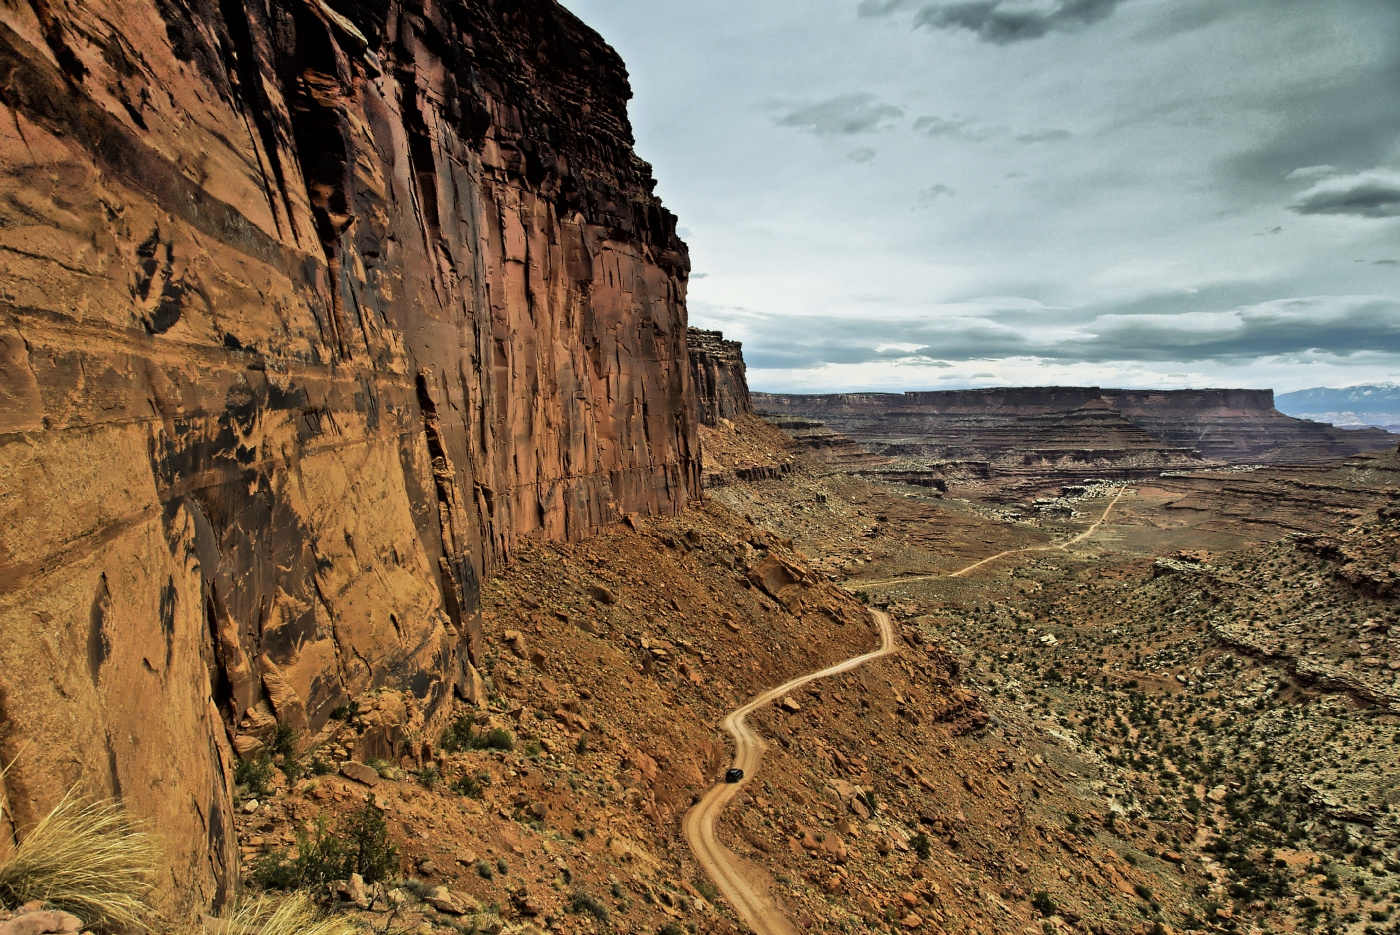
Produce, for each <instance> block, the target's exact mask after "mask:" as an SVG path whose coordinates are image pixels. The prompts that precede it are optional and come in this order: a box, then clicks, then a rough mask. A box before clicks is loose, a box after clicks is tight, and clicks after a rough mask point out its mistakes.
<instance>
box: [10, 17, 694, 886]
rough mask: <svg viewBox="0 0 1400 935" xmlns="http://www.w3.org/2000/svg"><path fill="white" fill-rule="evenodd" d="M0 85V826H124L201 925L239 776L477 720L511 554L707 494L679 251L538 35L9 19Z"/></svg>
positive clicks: (433, 20) (621, 81)
mask: <svg viewBox="0 0 1400 935" xmlns="http://www.w3.org/2000/svg"><path fill="white" fill-rule="evenodd" d="M0 61H2V62H3V67H4V70H5V73H6V76H7V79H6V81H5V82H4V83H3V87H0V98H3V100H4V102H5V104H6V108H7V115H6V119H5V120H4V121H0V163H3V172H0V312H3V319H0V629H2V630H3V633H4V634H5V638H4V639H3V640H0V765H4V766H11V764H12V761H14V760H15V759H16V758H17V757H18V762H14V763H13V765H12V766H11V769H10V771H9V772H8V773H7V774H6V777H5V784H6V785H5V792H6V793H7V795H8V803H9V808H10V809H11V810H12V811H13V813H14V818H15V821H16V823H17V824H18V825H19V826H20V827H23V826H25V825H27V824H29V823H31V822H33V821H34V820H35V819H36V818H37V817H38V816H39V815H40V814H41V813H42V811H43V810H44V809H46V808H47V807H48V806H50V805H52V804H53V803H54V802H55V801H56V799H57V798H58V797H59V796H60V795H61V794H62V792H63V791H64V790H65V789H66V788H67V787H68V786H69V785H70V784H72V783H74V782H80V783H82V784H83V785H84V787H85V788H87V789H89V790H90V791H93V792H110V793H118V794H121V795H123V796H124V798H125V800H126V802H127V804H128V806H129V807H130V808H131V809H132V810H133V811H134V812H135V813H136V814H137V815H139V816H141V817H145V818H148V819H150V820H151V821H152V822H153V824H154V826H155V828H156V830H158V831H159V832H160V833H161V834H162V836H163V837H164V839H165V841H166V844H167V860H168V867H167V870H166V873H167V874H168V876H167V879H166V881H165V882H166V883H167V884H168V885H166V886H165V887H163V890H164V891H165V892H166V893H168V894H170V898H171V899H172V900H173V901H174V902H176V903H178V904H179V905H174V906H172V907H171V908H172V909H190V908H194V907H201V906H206V905H209V904H211V903H213V904H218V903H220V902H223V901H225V900H227V899H228V898H229V897H230V896H231V894H232V892H233V889H234V888H235V886H236V882H237V854H236V853H235V842H234V841H233V839H232V831H231V829H232V825H231V823H230V820H229V814H228V809H229V801H230V798H229V788H228V787H229V783H230V778H229V776H230V768H231V763H232V758H233V756H235V749H237V750H245V751H246V750H247V749H250V748H251V747H252V746H253V745H254V744H255V743H256V740H257V737H258V736H259V735H260V734H265V733H266V732H267V730H268V729H269V725H270V724H275V723H276V722H277V721H280V722H282V723H286V724H291V725H293V726H295V727H298V728H300V729H303V730H307V729H310V730H315V729H317V728H318V727H320V726H321V725H322V724H323V723H324V722H325V720H326V718H327V716H328V713H329V711H330V710H331V708H332V707H334V706H335V705H337V704H339V703H342V702H343V700H344V699H345V698H347V697H348V696H352V695H354V694H356V693H358V692H361V691H363V690H365V689H368V688H371V687H374V686H379V685H395V686H402V687H407V688H410V689H412V691H413V692H414V693H415V694H416V695H418V697H419V698H420V699H421V700H422V703H423V705H424V706H425V707H426V708H428V709H429V710H430V711H431V710H434V709H436V708H437V707H438V706H440V704H441V702H442V701H443V700H444V698H445V697H447V696H448V695H449V694H450V692H451V691H452V690H453V687H454V686H456V687H457V688H458V690H459V691H461V692H463V693H470V692H471V691H472V689H473V686H475V685H477V684H479V683H478V682H477V681H475V680H474V679H473V678H472V675H473V673H472V671H471V667H472V665H473V663H474V661H475V659H476V652H477V648H476V644H477V642H478V640H479V637H480V625H479V616H478V613H477V609H476V608H477V592H478V586H477V582H478V581H479V579H480V576H481V575H482V574H483V573H486V572H489V570H490V569H491V568H492V567H493V566H495V565H497V564H498V563H500V562H502V561H504V560H506V559H507V558H508V556H509V554H510V552H511V549H512V546H513V544H514V543H516V542H518V541H519V540H520V539H521V537H525V536H544V537H551V538H556V539H578V538H582V537H585V536H588V535H589V534H590V533H591V532H592V531H594V530H596V529H598V528H600V527H602V526H604V525H606V524H608V523H611V522H613V521H614V520H615V519H616V518H617V517H618V516H620V515H622V514H624V513H627V512H634V511H635V512H641V513H644V514H669V513H673V512H675V511H677V510H678V509H680V508H681V507H682V506H683V505H684V504H685V503H686V502H687V501H688V500H689V499H690V498H692V497H695V496H698V494H699V454H698V446H697V441H696V428H695V424H694V417H693V415H692V414H691V409H690V405H689V399H690V394H691V388H690V378H689V363H688V361H687V358H686V316H685V304H684V303H685V288H686V280H687V274H688V268H689V262H688V258H687V255H686V250H685V247H684V245H683V244H682V243H681V242H680V241H679V240H678V239H677V237H676V234H675V220H674V218H673V217H672V216H671V215H670V214H669V213H668V212H667V211H666V210H665V209H664V208H663V207H662V206H661V205H660V203H659V202H658V201H657V199H656V198H655V197H654V195H653V194H652V192H653V188H654V185H655V183H654V181H653V179H652V176H651V171H650V167H649V166H648V165H647V164H646V163H644V162H642V161H641V160H640V159H638V158H637V157H636V155H635V154H634V153H633V150H632V137H631V130H630V127H629V124H628V122H627V116H626V101H627V98H628V97H629V94H630V92H629V89H628V85H627V77H626V71H625V69H624V67H623V65H622V62H621V61H620V60H619V59H618V57H617V55H616V54H615V53H614V52H613V51H612V50H611V49H610V48H608V47H607V46H606V45H605V44H604V43H603V42H602V41H601V39H599V38H598V36H597V35H595V34H594V33H593V32H591V31H590V30H588V29H587V28H586V27H584V26H583V25H582V24H581V23H579V22H578V21H577V20H576V19H575V18H574V17H573V16H571V15H570V14H569V13H567V12H566V11H564V10H563V9H562V8H561V7H559V6H558V4H557V3H555V2H553V0H511V2H506V0H217V2H216V0H85V2H83V3H81V4H79V3H49V2H39V0H28V2H26V0H20V2H17V3H10V4H6V5H4V6H3V7H0ZM273 718H275V719H276V720H275V721H274V720H273ZM31 741H34V742H32V743H31ZM21 751H23V755H22V756H21V755H20V754H21ZM3 827H4V825H3V823H0V828H3Z"/></svg>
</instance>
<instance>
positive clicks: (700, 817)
mask: <svg viewBox="0 0 1400 935" xmlns="http://www.w3.org/2000/svg"><path fill="white" fill-rule="evenodd" d="M870 613H871V614H872V615H873V616H874V618H875V622H876V623H877V624H878V625H879V627H880V648H879V649H876V650H872V651H870V652H868V653H865V654H864V655H860V656H856V657H855V658H853V659H847V660H846V661H845V662H841V663H837V664H836V665H834V666H829V667H828V668H825V669H822V670H821V671H819V672H813V673H811V674H810V675H802V676H798V677H797V678H795V679H793V680H791V681H789V682H784V683H783V684H781V685H779V686H778V687H777V688H770V689H769V690H768V691H766V692H764V693H763V694H761V695H759V696H757V697H756V698H753V699H752V700H750V701H749V702H748V703H747V704H745V705H744V706H743V707H741V708H737V709H735V710H734V711H731V712H729V714H728V715H727V716H726V717H725V719H724V724H723V726H724V729H725V730H726V731H728V732H729V735H730V736H731V737H733V738H734V765H735V766H736V767H738V768H739V769H742V770H743V771H744V778H743V780H742V781H740V782H736V783H724V782H722V783H719V784H717V785H715V786H712V787H711V788H710V791H709V792H707V793H705V797H704V798H702V799H701V800H700V802H699V803H698V804H697V805H696V806H695V807H694V808H692V809H691V810H690V811H688V812H686V815H685V821H684V824H683V825H682V827H683V829H684V831H685V837H686V840H687V841H688V842H690V849H691V851H692V852H693V853H694V854H695V859H696V860H698V861H699V862H700V866H701V867H702V868H704V870H705V873H707V874H709V877H710V879H711V880H713V881H714V884H715V886H716V887H718V888H719V891H720V892H721V893H722V894H724V898H725V899H726V900H728V901H729V904H730V905H731V906H733V907H734V910H735V911H736V912H738V913H739V917H740V918H742V919H743V920H744V921H745V922H746V923H748V925H749V927H750V928H752V929H753V930H754V931H755V932H757V933H758V935H796V933H797V930H796V929H795V928H793V926H792V923H790V922H789V921H788V920H787V916H785V915H784V914H783V911H782V910H781V909H780V908H779V907H778V905H777V903H776V902H775V901H774V900H773V898H772V897H771V896H770V895H769V893H768V890H767V887H766V886H765V885H763V882H762V881H760V880H755V879H754V878H753V877H752V876H749V875H748V874H746V873H745V871H744V870H743V868H742V867H740V865H739V860H738V858H737V857H735V855H734V853H733V852H732V851H730V850H729V848H727V847H725V846H724V845H723V844H721V843H720V841H719V838H718V837H716V836H715V820H716V819H717V818H719V815H720V812H722V811H724V808H725V806H726V805H728V804H729V803H730V801H732V800H733V799H734V797H735V796H737V795H738V794H739V791H740V790H741V789H743V788H744V786H745V785H747V784H748V783H749V782H751V781H752V780H753V777H754V775H755V774H756V773H757V772H758V765H759V764H760V763H761V762H763V751H764V750H766V749H768V744H767V743H766V742H765V741H764V739H763V738H762V737H760V736H759V735H758V734H757V733H755V732H754V730H753V728H751V727H749V725H748V720H747V719H748V716H749V714H750V713H752V712H753V711H756V710H757V709H759V708H761V707H763V706H764V705H766V704H768V703H770V702H772V701H773V700H775V699H777V698H781V697H782V696H783V695H785V694H787V693H788V692H790V691H792V690H794V689H797V688H801V687H802V686H803V685H806V684H808V683H809V682H815V681H816V680H818V679H824V678H826V677H828V676H831V675H839V674H841V673H842V672H849V671H850V670H852V669H854V668H857V667H859V666H862V665H864V664H865V663H867V662H870V661H871V660H873V659H879V658H880V657H881V656H887V655H889V654H890V653H893V652H894V651H895V650H896V648H897V647H896V646H895V642H894V625H893V624H892V623H890V617H889V614H886V613H885V612H883V611H879V610H873V609H872V610H871V611H870Z"/></svg>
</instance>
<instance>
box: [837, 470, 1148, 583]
mask: <svg viewBox="0 0 1400 935" xmlns="http://www.w3.org/2000/svg"><path fill="white" fill-rule="evenodd" d="M1127 492H1128V485H1127V484H1124V485H1123V486H1121V487H1119V488H1118V496H1116V497H1114V498H1113V500H1112V501H1111V502H1110V503H1109V504H1108V506H1106V507H1104V511H1103V515H1102V516H1100V517H1099V518H1098V519H1097V520H1096V521H1095V522H1094V524H1093V525H1092V526H1090V527H1089V528H1088V529H1086V530H1084V531H1083V532H1081V533H1080V534H1079V535H1077V536H1075V537H1074V538H1073V539H1066V540H1065V541H1064V542H1058V543H1055V544H1054V545H1031V546H1026V547H1025V548H1023V549H1007V550H1006V551H1005V552H998V553H997V554H996V555H989V556H987V557H986V558H984V559H982V560H981V561H977V562H973V563H972V564H971V565H968V566H967V567H966V568H959V569H958V570H957V571H953V572H949V573H948V574H946V575H945V574H932V575H906V576H905V577H903V578H888V579H885V580H883V581H853V582H851V584H852V585H853V586H858V587H862V588H878V587H883V586H885V585H890V584H905V583H906V582H910V581H932V580H933V579H934V578H961V577H962V576H963V575H965V574H967V573H968V572H969V571H973V570H974V569H977V568H981V567H982V566H983V565H987V564H990V563H991V562H995V561H996V560H997V559H1000V558H1006V556H1008V555H1020V554H1021V553H1022V552H1063V551H1064V550H1065V549H1068V548H1069V547H1070V546H1072V545H1074V544H1075V543H1078V542H1083V541H1084V540H1085V539H1087V538H1089V537H1090V536H1092V535H1093V534H1094V533H1095V532H1097V531H1098V528H1099V527H1100V526H1102V525H1103V524H1104V522H1105V521H1106V520H1107V519H1108V514H1110V513H1112V512H1113V508H1114V507H1115V506H1117V505H1118V501H1119V500H1121V499H1123V494H1125V493H1127Z"/></svg>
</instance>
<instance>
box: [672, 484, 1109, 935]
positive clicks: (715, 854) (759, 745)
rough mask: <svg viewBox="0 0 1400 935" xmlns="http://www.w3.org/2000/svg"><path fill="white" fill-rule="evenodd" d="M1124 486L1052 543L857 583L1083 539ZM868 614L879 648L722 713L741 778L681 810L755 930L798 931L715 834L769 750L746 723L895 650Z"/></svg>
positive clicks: (884, 628)
mask: <svg viewBox="0 0 1400 935" xmlns="http://www.w3.org/2000/svg"><path fill="white" fill-rule="evenodd" d="M1127 489H1128V486H1127V485H1126V484H1124V485H1123V486H1122V487H1120V488H1119V489H1118V495H1117V496H1116V497H1114V498H1113V501H1112V502H1111V503H1109V505H1108V506H1107V507H1105V508H1104V511H1103V515H1102V516H1100V517H1099V518H1098V521H1097V522H1095V523H1094V524H1093V525H1092V526H1090V527H1089V528H1088V529H1086V530H1084V531H1083V532H1081V533H1080V534H1079V535H1077V536H1075V537H1074V538H1073V539H1067V540H1065V541H1064V542H1061V543H1058V544H1056V545H1036V546H1029V547H1027V548H1023V549H1007V550H1006V551H1005V552H998V553H997V554H996V555H992V556H989V557H987V558H984V559H982V560H980V561H976V562H973V563H972V564H971V565H968V566H967V567H966V568H959V569H958V570H957V571H954V572H950V573H948V574H947V575H941V574H933V575H917V576H912V577H906V578H892V579H890V580H889V581H862V582H858V584H859V585H860V586H861V587H871V586H877V585H882V584H900V583H903V582H907V581H928V580H931V579H933V578H943V577H948V578H961V577H962V576H963V575H965V574H967V573H968V572H970V571H972V570H974V569H976V568H980V567H982V566H983V565H986V564H988V563H990V562H995V561H996V560H997V559H1001V558H1005V557H1006V556H1008V555H1017V554H1020V553H1022V552H1053V551H1056V550H1064V549H1067V548H1069V547H1070V546H1072V545H1074V544H1075V543H1077V542H1083V541H1084V540H1085V539H1087V538H1089V537H1090V536H1092V535H1093V534H1094V533H1095V532H1096V531H1097V530H1098V528H1099V527H1100V526H1101V525H1103V523H1104V522H1105V521H1106V520H1107V519H1108V516H1109V514H1110V513H1112V512H1113V508H1114V507H1115V506H1117V505H1118V501H1119V500H1121V499H1122V497H1123V494H1124V493H1126V492H1127ZM870 613H871V615H872V616H873V617H874V618H875V622H876V624H878V625H879V627H880V648H879V649H875V650H872V651H870V652H868V653H865V654H863V655H860V656H856V657H855V658H853V659H847V660H846V661H845V662H841V663H837V664H836V665H834V666H829V667H827V668H825V669H822V670H821V671H819V672H813V673H811V674H810V675H802V676H798V677H797V678H795V679H792V680H791V681H788V682H784V683H783V684H781V685H779V686H778V687H777V688H770V689H769V690H768V691H766V692H764V693H763V694H761V695H758V696H757V697H755V698H753V699H752V700H750V701H749V702H748V703H747V704H745V705H744V706H743V707H741V708H736V709H735V710H733V711H731V712H729V714H728V715H727V716H726V717H725V719H724V722H723V726H724V729H725V730H726V731H728V732H729V735H730V736H731V737H733V738H734V765H735V766H736V767H738V768H739V769H742V770H743V771H744V778H743V780H742V781H740V782H736V783H725V782H721V783H718V784H716V785H714V786H712V787H711V788H710V791H709V792H706V793H705V796H704V798H702V799H701V800H700V801H699V802H698V803H697V804H696V805H695V807H694V808H692V809H691V810H690V811H688V812H686V814H685V821H684V822H683V823H682V829H683V830H684V831H685V838H686V840H687V841H688V842H689V843H690V849H691V851H692V852H693V853H694V854H695V859H696V860H697V861H699V863H700V866H701V867H702V868H703V869H704V871H705V873H706V874H708V875H709V877H710V879H711V880H713V881H714V884H715V886H716V887H718V888H719V891H720V893H722V894H723V895H724V898H725V899H726V900H728V902H729V904H730V905H731V906H733V907H734V910H735V911H736V912H738V913H739V917H740V918H742V919H743V920H744V921H745V922H746V923H748V926H749V927H750V928H751V929H753V930H754V931H755V932H757V933H758V935H797V930H796V929H795V928H794V927H793V925H792V923H791V922H789V921H788V919H787V916H786V915H784V914H783V911H782V909H781V908H779V906H778V904H777V902H776V901H775V900H774V898H773V897H772V895H771V894H770V893H769V892H768V887H767V886H766V885H765V881H766V876H764V875H761V874H750V873H748V872H746V871H745V870H744V868H743V867H742V866H741V865H740V863H739V858H738V857H737V856H735V854H734V853H733V852H732V851H731V850H729V848H727V847H725V846H724V845H723V844H721V843H720V841H719V838H718V837H716V835H715V821H716V819H718V818H719V816H720V813H721V812H723V811H724V808H725V806H727V805H728V804H729V803H730V802H731V801H733V800H734V798H735V797H736V796H737V795H738V794H739V791H740V790H741V789H743V788H744V786H746V785H748V783H750V782H751V781H753V778H754V775H755V774H756V773H757V772H758V766H759V764H760V763H762V762H763V751H764V750H766V749H768V744H767V743H766V742H765V741H764V739H763V738H762V737H760V736H759V735H758V734H756V733H755V732H754V731H753V729H752V728H751V727H749V725H748V716H749V714H751V713H752V712H754V711H756V710H758V709H759V708H761V707H763V706H764V705H766V704H769V703H770V702H772V701H774V700H775V699H777V698H781V697H782V696H783V695H786V694H787V693H788V692H791V691H793V690H794V689H797V688H801V687H802V686H803V685H807V684H808V683H810V682H815V681H817V680H818V679H824V678H826V677H828V676H831V675H840V674H841V673H842V672H849V671H850V670H852V669H855V668H857V667H859V666H862V665H865V664H866V663H867V662H870V661H872V660H875V659H879V658H880V657H881V656H887V655H889V654H891V653H893V652H895V650H896V648H897V647H896V646H895V641H894V625H893V624H892V623H891V622H890V616H889V614H887V613H885V612H884V611H880V610H875V609H873V608H871V609H870Z"/></svg>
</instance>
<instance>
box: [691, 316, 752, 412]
mask: <svg viewBox="0 0 1400 935" xmlns="http://www.w3.org/2000/svg"><path fill="white" fill-rule="evenodd" d="M689 341H690V374H691V376H690V379H691V382H692V383H694V385H695V401H696V408H697V411H698V413H699V418H700V422H701V423H702V424H704V425H711V426H713V425H718V424H719V420H720V419H730V420H732V419H734V418H736V417H738V416H740V415H744V414H747V413H752V412H753V403H751V402H750V401H749V380H748V375H747V374H746V372H745V369H744V353H743V345H741V344H740V343H739V342H738V341H726V340H725V339H724V334H723V332H720V331H702V330H701V329H699V328H691V329H690V332H689Z"/></svg>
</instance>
